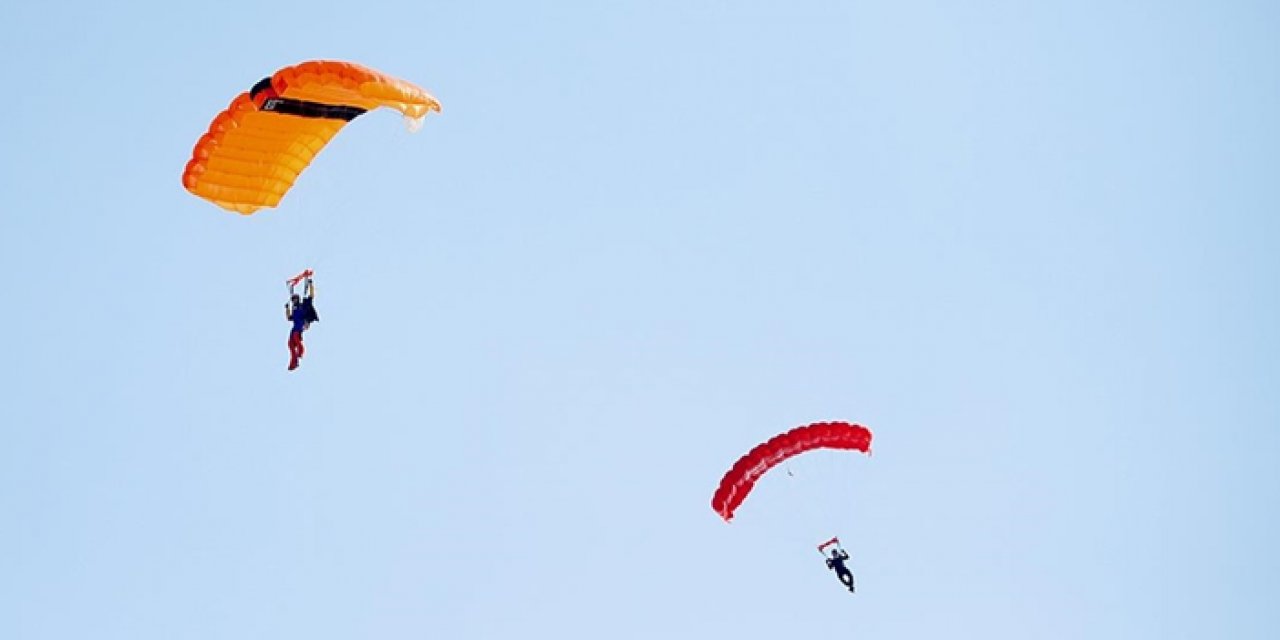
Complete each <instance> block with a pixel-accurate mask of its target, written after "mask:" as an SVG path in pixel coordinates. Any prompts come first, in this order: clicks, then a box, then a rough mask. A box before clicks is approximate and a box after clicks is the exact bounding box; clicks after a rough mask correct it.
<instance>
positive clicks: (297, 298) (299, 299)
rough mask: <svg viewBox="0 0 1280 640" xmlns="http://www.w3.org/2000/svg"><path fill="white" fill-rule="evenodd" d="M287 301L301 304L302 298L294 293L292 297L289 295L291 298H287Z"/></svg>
mask: <svg viewBox="0 0 1280 640" xmlns="http://www.w3.org/2000/svg"><path fill="white" fill-rule="evenodd" d="M289 300H290V301H292V302H293V303H294V304H301V303H302V297H301V296H299V295H298V294H296V293H295V294H293V295H291V296H289Z"/></svg>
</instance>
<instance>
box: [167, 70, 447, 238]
mask: <svg viewBox="0 0 1280 640" xmlns="http://www.w3.org/2000/svg"><path fill="white" fill-rule="evenodd" d="M378 107H389V108H392V109H395V110H397V111H399V112H401V113H403V114H404V115H405V117H406V118H408V119H409V120H410V121H411V122H412V123H414V124H416V123H420V122H421V121H422V119H423V118H425V117H426V115H427V113H429V112H431V111H436V112H439V111H440V103H439V102H437V101H436V99H435V98H433V97H431V95H430V94H428V93H427V92H426V91H423V90H422V88H421V87H418V86H417V85H415V84H412V83H409V82H405V81H404V80H400V79H397V78H393V77H391V76H388V75H384V74H382V73H379V72H377V71H374V70H373V69H370V68H368V67H363V66H360V65H358V64H355V63H352V62H336V61H329V60H313V61H310V62H303V63H301V64H296V65H293V66H291V67H285V68H283V69H281V70H279V71H277V72H275V73H274V74H272V75H271V76H270V77H268V78H263V79H262V80H261V81H260V82H258V83H257V84H255V85H253V88H252V89H250V90H249V91H246V92H245V93H242V94H240V95H238V96H236V98H235V100H232V101H231V106H229V107H227V108H226V110H225V111H223V112H222V113H219V114H218V116H217V117H216V118H214V119H213V122H212V123H211V124H210V125H209V131H208V133H205V134H204V135H203V136H200V140H199V141H197V142H196V147H195V150H194V151H192V153H191V161H190V162H188V163H187V168H186V170H185V171H183V172H182V185H183V186H184V187H186V188H187V191H190V192H191V193H194V194H195V195H197V196H200V197H201V198H204V199H205V200H208V201H209V202H212V203H214V204H216V205H218V206H220V207H222V208H224V209H229V210H231V211H236V212H239V213H241V214H244V215H249V214H251V213H253V212H255V211H257V210H258V209H261V208H263V207H274V206H276V205H277V204H279V203H280V199H281V198H283V197H284V194H285V193H286V192H288V191H289V189H290V188H291V187H292V186H293V181H294V180H296V179H297V178H298V174H300V173H302V170H303V169H306V168H307V165H309V164H311V160H312V159H314V158H315V156H316V154H317V153H320V150H321V149H323V148H324V145H325V144H327V143H328V142H329V139H330V138H332V137H333V136H334V134H336V133H338V131H339V130H341V129H342V127H343V126H345V125H346V124H347V123H348V122H350V121H351V120H353V119H355V118H356V116H359V115H360V114H362V113H364V112H366V111H369V110H370V109H377V108H378Z"/></svg>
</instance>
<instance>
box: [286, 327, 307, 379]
mask: <svg viewBox="0 0 1280 640" xmlns="http://www.w3.org/2000/svg"><path fill="white" fill-rule="evenodd" d="M305 352H306V348H305V347H303V346H302V332H301V331H290V332H289V370H290V371H293V370H294V369H297V368H298V358H301V357H302V354H303V353H305Z"/></svg>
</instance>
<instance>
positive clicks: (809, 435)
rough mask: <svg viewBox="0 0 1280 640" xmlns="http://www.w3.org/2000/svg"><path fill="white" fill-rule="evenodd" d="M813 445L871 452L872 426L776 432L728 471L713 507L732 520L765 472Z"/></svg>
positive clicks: (818, 424)
mask: <svg viewBox="0 0 1280 640" xmlns="http://www.w3.org/2000/svg"><path fill="white" fill-rule="evenodd" d="M813 449H852V450H857V451H861V452H863V453H870V452H871V430H870V429H867V428H866V427H864V426H862V425H858V424H852V423H849V422H816V423H814V424H810V425H805V426H803V427H796V428H795V429H792V430H790V431H788V432H786V433H783V434H781V435H777V436H774V437H772V438H770V439H769V441H768V442H765V443H763V444H760V445H757V446H756V448H754V449H752V450H751V451H750V452H749V453H747V455H745V456H742V457H741V458H739V459H738V461H737V462H736V463H734V465H733V468H732V469H730V470H729V472H728V473H726V474H724V478H721V479H720V487H719V488H717V489H716V494H715V496H713V497H712V498H711V508H712V509H715V511H716V513H718V514H720V517H721V518H724V520H725V522H728V521H730V520H732V519H733V512H734V511H736V510H737V508H738V506H740V505H741V504H742V501H743V500H746V499H747V494H749V493H751V489H752V488H753V487H755V485H756V481H757V480H759V479H760V477H761V476H763V475H764V474H765V472H767V471H768V470H769V469H772V468H773V467H774V466H775V465H777V464H778V463H779V462H782V461H783V460H786V459H787V458H790V457H792V456H797V455H799V454H801V453H804V452H806V451H810V450H813Z"/></svg>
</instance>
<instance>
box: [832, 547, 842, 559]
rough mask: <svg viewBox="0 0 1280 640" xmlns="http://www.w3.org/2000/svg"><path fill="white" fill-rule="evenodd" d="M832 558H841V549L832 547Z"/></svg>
mask: <svg viewBox="0 0 1280 640" xmlns="http://www.w3.org/2000/svg"><path fill="white" fill-rule="evenodd" d="M831 557H832V558H839V557H840V547H832V548H831Z"/></svg>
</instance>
